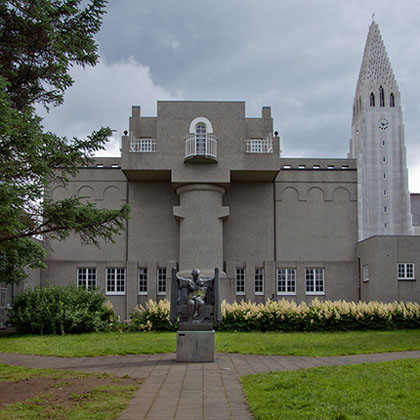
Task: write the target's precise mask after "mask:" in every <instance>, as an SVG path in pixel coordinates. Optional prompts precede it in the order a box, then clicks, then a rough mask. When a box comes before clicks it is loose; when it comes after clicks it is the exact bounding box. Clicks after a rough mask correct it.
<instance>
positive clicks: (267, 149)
mask: <svg viewBox="0 0 420 420" xmlns="http://www.w3.org/2000/svg"><path fill="white" fill-rule="evenodd" d="M245 153H273V140H272V139H271V138H268V139H251V140H245Z"/></svg>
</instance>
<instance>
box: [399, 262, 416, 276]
mask: <svg viewBox="0 0 420 420" xmlns="http://www.w3.org/2000/svg"><path fill="white" fill-rule="evenodd" d="M397 276H398V280H415V279H416V277H415V264H414V263H398V265H397Z"/></svg>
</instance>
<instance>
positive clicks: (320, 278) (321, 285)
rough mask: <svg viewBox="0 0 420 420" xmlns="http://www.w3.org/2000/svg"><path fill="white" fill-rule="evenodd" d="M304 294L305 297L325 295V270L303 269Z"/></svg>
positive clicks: (316, 268)
mask: <svg viewBox="0 0 420 420" xmlns="http://www.w3.org/2000/svg"><path fill="white" fill-rule="evenodd" d="M308 286H309V287H308ZM308 289H312V290H308ZM317 289H318V290H317ZM305 292H306V295H307V296H323V295H325V269H324V268H323V267H309V268H305Z"/></svg>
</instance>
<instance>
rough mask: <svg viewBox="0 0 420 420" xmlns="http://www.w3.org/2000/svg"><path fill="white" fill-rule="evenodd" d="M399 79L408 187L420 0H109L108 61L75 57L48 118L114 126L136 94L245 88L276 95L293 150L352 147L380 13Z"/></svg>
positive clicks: (265, 98) (415, 177) (58, 123)
mask: <svg viewBox="0 0 420 420" xmlns="http://www.w3.org/2000/svg"><path fill="white" fill-rule="evenodd" d="M373 12H375V21H376V22H377V23H378V25H379V28H380V31H381V33H382V37H383V39H384V42H385V46H386V48H387V51H388V55H389V57H390V60H391V64H392V67H393V69H394V73H395V76H396V79H397V82H398V85H399V88H400V92H401V97H402V105H403V112H404V120H405V128H406V130H405V133H406V145H407V155H408V164H409V175H410V190H411V191H412V192H420V23H419V22H420V2H419V1H416V0H398V1H395V0H352V1H337V0H258V1H251V0H212V1H210V0H142V1H140V0H110V1H109V5H108V8H107V14H106V16H105V18H104V24H103V27H102V30H101V32H100V33H99V34H98V36H97V40H98V43H99V47H100V56H101V62H100V64H98V65H97V66H96V67H94V68H87V69H84V70H83V69H81V68H74V69H73V71H72V75H73V77H74V79H75V84H74V86H73V87H72V88H71V89H69V90H68V92H67V93H66V96H65V103H64V105H63V106H61V107H59V108H55V109H52V110H51V111H50V114H49V115H48V116H47V117H46V120H45V126H46V127H47V128H48V129H50V130H52V131H55V132H57V133H58V134H61V135H67V136H70V137H72V136H85V135H87V134H88V133H90V132H91V131H93V130H95V129H97V128H98V127H100V126H110V127H111V128H113V129H115V130H116V134H115V136H114V138H113V139H112V141H111V142H110V144H109V146H108V152H107V154H108V155H111V154H112V155H114V156H115V155H117V154H118V149H119V137H120V135H121V133H122V132H123V131H124V130H125V129H127V128H128V117H129V115H130V112H131V106H132V105H141V107H142V114H143V115H151V116H155V115H156V101H157V100H164V99H165V100H166V99H185V100H235V101H236V100H243V101H246V113H247V116H249V117H253V116H260V114H261V107H262V106H265V105H267V106H271V108H272V116H273V118H274V129H275V130H277V131H279V133H280V136H281V143H282V144H281V148H282V150H283V156H286V157H346V156H347V152H348V149H349V145H348V142H349V138H350V135H351V114H352V105H353V96H354V92H355V89H356V82H357V77H358V74H359V69H360V64H361V60H362V54H363V48H364V45H365V41H366V36H367V32H368V27H369V24H370V23H371V20H372V13H373Z"/></svg>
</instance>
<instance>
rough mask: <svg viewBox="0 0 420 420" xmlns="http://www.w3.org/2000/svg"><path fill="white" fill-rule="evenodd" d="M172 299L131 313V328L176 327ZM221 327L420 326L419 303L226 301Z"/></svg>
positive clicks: (338, 328) (334, 328)
mask: <svg viewBox="0 0 420 420" xmlns="http://www.w3.org/2000/svg"><path fill="white" fill-rule="evenodd" d="M169 311H170V303H169V301H167V300H162V301H160V302H158V303H156V302H154V301H152V300H150V301H149V302H148V303H147V304H146V305H145V307H143V306H138V307H137V308H136V309H135V311H134V312H133V313H132V314H131V326H130V329H132V330H136V331H174V330H175V329H176V326H174V325H172V324H171V323H170V321H169ZM215 328H216V329H217V330H218V331H351V330H385V329H394V328H420V305H419V304H417V303H403V302H401V303H397V302H394V303H379V302H370V303H365V302H359V303H355V302H346V301H335V302H332V301H320V300H318V299H314V300H313V301H312V302H311V303H310V304H309V305H308V304H306V303H305V302H302V303H301V304H299V305H297V304H296V302H294V301H288V300H285V299H282V300H279V301H270V300H268V301H267V302H266V303H265V304H263V303H255V302H254V303H253V302H244V301H242V302H241V303H237V302H235V303H231V304H230V303H226V301H223V302H222V322H221V323H220V324H219V325H217V326H215Z"/></svg>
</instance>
